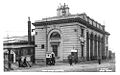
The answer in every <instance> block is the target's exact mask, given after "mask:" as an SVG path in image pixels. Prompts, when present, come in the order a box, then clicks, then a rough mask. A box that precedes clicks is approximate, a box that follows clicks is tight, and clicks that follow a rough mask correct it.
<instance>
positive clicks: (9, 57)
mask: <svg viewBox="0 0 120 75" xmlns="http://www.w3.org/2000/svg"><path fill="white" fill-rule="evenodd" d="M7 38H8V43H9V35H8V34H7ZM10 53H11V50H10V48H8V69H9V70H11V69H12V68H11V60H10V59H11V56H10Z"/></svg>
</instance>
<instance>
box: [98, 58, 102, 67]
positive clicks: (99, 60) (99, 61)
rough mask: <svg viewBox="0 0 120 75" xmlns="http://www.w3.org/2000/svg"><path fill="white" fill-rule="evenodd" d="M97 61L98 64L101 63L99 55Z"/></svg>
mask: <svg viewBox="0 0 120 75" xmlns="http://www.w3.org/2000/svg"><path fill="white" fill-rule="evenodd" d="M98 63H99V65H100V64H101V59H100V57H99V58H98Z"/></svg>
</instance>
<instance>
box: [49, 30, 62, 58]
mask: <svg viewBox="0 0 120 75" xmlns="http://www.w3.org/2000/svg"><path fill="white" fill-rule="evenodd" d="M60 39H61V36H60V34H59V33H58V32H52V33H51V35H50V45H51V47H52V51H53V52H54V53H55V56H56V57H58V47H59V45H60Z"/></svg>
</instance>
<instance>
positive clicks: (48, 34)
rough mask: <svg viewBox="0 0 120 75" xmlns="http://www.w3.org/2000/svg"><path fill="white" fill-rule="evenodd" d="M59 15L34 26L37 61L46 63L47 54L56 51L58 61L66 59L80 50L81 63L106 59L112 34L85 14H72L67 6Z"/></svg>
mask: <svg viewBox="0 0 120 75" xmlns="http://www.w3.org/2000/svg"><path fill="white" fill-rule="evenodd" d="M62 11H64V12H62ZM65 12H66V13H65ZM57 13H58V15H57V16H55V17H49V18H43V19H42V20H37V21H36V22H35V23H33V25H34V26H35V45H37V47H36V48H35V59H36V62H39V61H40V62H41V61H45V55H46V52H47V51H53V52H54V53H55V55H56V60H57V61H63V60H66V59H67V56H68V55H69V54H71V50H72V49H75V50H77V56H78V59H79V60H82V59H84V60H96V59H97V58H98V57H100V58H102V59H106V56H107V49H108V48H107V47H108V42H107V41H108V36H109V35H110V34H109V33H108V32H106V31H105V26H104V25H101V24H99V23H97V22H96V21H94V20H93V19H91V18H89V17H88V16H87V15H86V14H85V13H83V14H75V15H71V14H70V13H69V8H68V6H67V5H65V4H64V5H63V6H61V7H59V8H58V10H57Z"/></svg>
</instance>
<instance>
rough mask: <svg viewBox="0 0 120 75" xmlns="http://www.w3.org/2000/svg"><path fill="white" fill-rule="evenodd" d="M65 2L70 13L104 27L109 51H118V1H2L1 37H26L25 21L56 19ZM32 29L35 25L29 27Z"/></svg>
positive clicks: (119, 13) (0, 4) (119, 14)
mask: <svg viewBox="0 0 120 75" xmlns="http://www.w3.org/2000/svg"><path fill="white" fill-rule="evenodd" d="M60 3H61V4H64V3H66V4H67V5H68V6H69V7H70V13H71V14H77V13H84V12H85V13H86V14H87V15H88V16H90V17H91V18H93V19H94V20H96V21H98V22H99V23H101V24H102V25H103V24H104V25H105V29H106V31H108V32H109V33H110V34H111V35H110V36H109V49H110V50H112V51H113V52H115V51H118V50H119V43H118V42H120V40H119V31H120V29H119V27H120V26H119V25H120V23H119V20H120V19H119V17H120V11H119V7H120V4H119V3H120V2H119V0H1V1H0V23H1V27H0V30H2V36H3V37H6V36H7V34H9V36H23V35H27V21H28V17H30V18H31V22H32V23H33V22H34V21H35V20H41V19H42V18H46V17H52V16H56V15H57V14H56V9H57V7H58V6H59V4H60ZM32 28H34V26H32Z"/></svg>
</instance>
